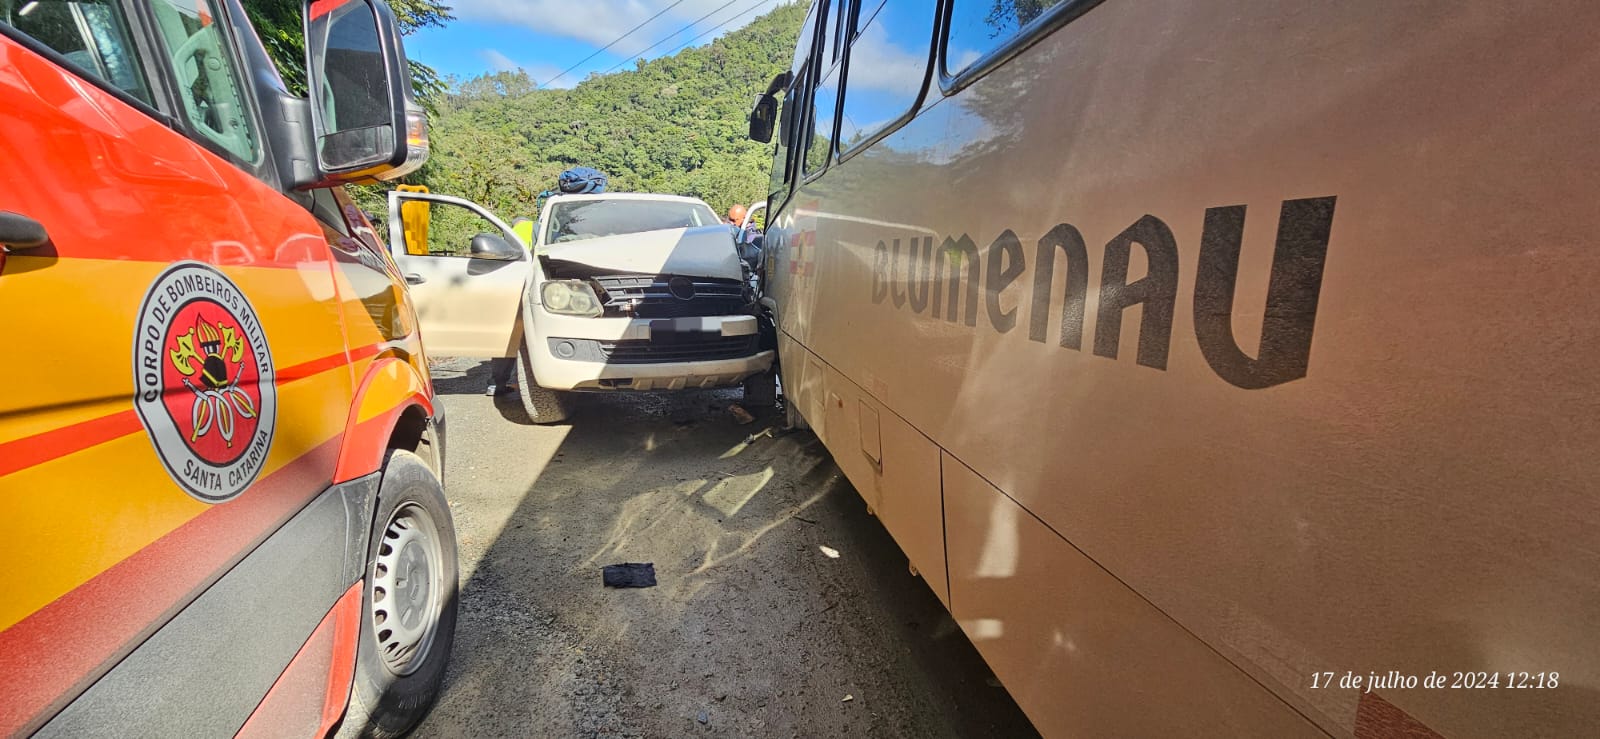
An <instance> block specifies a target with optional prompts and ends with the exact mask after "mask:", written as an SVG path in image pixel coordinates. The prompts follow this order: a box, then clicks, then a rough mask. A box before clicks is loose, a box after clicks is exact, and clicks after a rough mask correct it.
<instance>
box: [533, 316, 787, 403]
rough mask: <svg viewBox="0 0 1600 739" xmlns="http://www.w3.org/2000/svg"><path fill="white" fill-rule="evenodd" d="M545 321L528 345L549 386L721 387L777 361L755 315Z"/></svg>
mask: <svg viewBox="0 0 1600 739" xmlns="http://www.w3.org/2000/svg"><path fill="white" fill-rule="evenodd" d="M544 318H545V320H541V321H539V322H538V323H537V324H536V325H537V326H538V329H537V331H536V334H538V335H536V336H532V337H530V341H529V347H528V348H529V349H530V351H529V354H530V355H531V356H532V358H533V371H534V377H535V378H537V380H538V383H539V385H540V386H541V387H546V388H550V389H552V390H682V389H685V388H712V387H724V386H727V385H735V384H738V383H739V382H741V381H743V380H744V379H745V378H746V377H749V376H750V375H754V374H758V373H761V372H766V371H767V370H768V369H770V368H771V367H772V362H773V359H774V352H772V351H770V350H768V351H762V350H761V349H760V338H759V335H758V334H759V327H758V323H757V319H756V317H755V316H745V315H737V316H706V317H690V318H655V319H647V318H568V317H560V316H546V317H544Z"/></svg>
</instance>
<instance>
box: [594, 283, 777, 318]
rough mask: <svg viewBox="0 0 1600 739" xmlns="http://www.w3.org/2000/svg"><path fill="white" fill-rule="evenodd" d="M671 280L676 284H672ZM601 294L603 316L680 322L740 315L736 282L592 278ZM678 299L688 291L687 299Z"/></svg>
mask: <svg viewBox="0 0 1600 739" xmlns="http://www.w3.org/2000/svg"><path fill="white" fill-rule="evenodd" d="M674 279H676V280H677V284H676V285H675V284H674V282H673V281H674ZM594 281H595V282H596V283H597V284H599V285H600V288H601V289H602V290H604V291H605V294H604V295H602V296H600V300H601V302H602V304H603V305H604V306H605V314H606V315H607V316H612V317H619V316H628V317H633V318H680V317H690V316H726V315H733V314H738V313H742V312H744V308H745V303H746V302H747V301H746V300H745V295H744V284H743V283H741V282H739V281H738V280H714V279H709V278H703V277H702V278H694V279H689V278H683V277H678V278H674V277H673V276H672V275H653V276H652V275H620V276H619V275H611V276H606V277H596V278H594ZM674 287H676V288H678V292H679V294H680V295H681V294H682V293H683V292H685V287H687V288H690V289H692V292H693V296H692V297H689V298H683V297H678V296H675V295H674Z"/></svg>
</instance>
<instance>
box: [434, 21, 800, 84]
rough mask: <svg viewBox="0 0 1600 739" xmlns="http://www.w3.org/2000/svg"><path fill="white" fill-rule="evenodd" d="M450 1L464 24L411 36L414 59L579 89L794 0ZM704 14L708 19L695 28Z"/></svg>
mask: <svg viewBox="0 0 1600 739" xmlns="http://www.w3.org/2000/svg"><path fill="white" fill-rule="evenodd" d="M446 1H447V3H448V4H449V5H450V6H451V7H452V12H453V13H454V15H455V17H456V19H455V20H454V21H451V22H450V23H449V24H447V25H446V26H445V27H444V28H428V29H422V30H420V31H417V32H416V33H415V34H413V35H411V36H408V37H407V38H406V55H407V56H409V57H411V58H412V59H415V60H417V61H419V62H422V63H424V64H427V65H429V66H431V67H433V68H434V69H436V70H438V71H439V73H440V74H442V75H456V76H459V77H461V78H462V79H468V78H471V77H474V76H476V75H479V74H483V73H485V72H496V71H501V70H512V69H517V68H519V67H520V68H522V69H524V70H527V72H528V75H529V76H531V77H532V78H533V79H534V81H536V82H538V83H539V84H541V85H551V86H554V87H571V86H573V85H575V84H577V83H578V82H580V81H582V80H583V78H584V77H585V76H587V75H588V74H589V73H591V72H604V71H606V70H607V69H610V68H611V67H613V66H616V65H617V64H619V63H621V64H623V65H625V66H624V67H623V68H624V69H626V68H627V65H629V64H631V60H632V59H634V58H637V56H638V55H639V54H640V53H641V52H643V56H644V57H645V58H655V57H657V56H661V55H663V54H666V53H669V52H672V51H674V50H675V49H677V48H678V47H679V46H680V45H682V44H685V43H687V42H689V41H690V40H691V39H693V38H694V37H696V36H699V35H700V34H702V33H704V32H707V31H711V30H712V29H713V28H715V27H716V26H718V25H719V24H722V23H723V22H724V21H727V25H724V26H722V27H721V28H719V29H717V30H715V31H714V32H711V33H709V34H707V35H706V36H704V37H703V38H701V39H699V40H697V41H694V45H696V46H698V45H701V44H706V43H710V42H711V40H712V39H714V38H716V37H718V36H721V35H722V34H724V33H727V32H729V31H732V30H734V29H736V28H741V27H743V26H744V25H745V24H747V23H749V22H750V21H751V20H754V19H755V18H757V17H759V16H761V15H763V14H765V13H767V12H769V11H771V10H772V9H773V8H776V7H778V5H780V4H781V3H783V2H793V1H794V0H733V1H732V2H731V3H730V2H729V0H446ZM724 6H726V7H724ZM662 11H665V12H662ZM657 13H662V15H661V16H660V17H659V18H656V19H655V20H652V21H650V22H649V23H648V24H646V25H645V26H643V27H642V28H640V29H639V30H638V31H635V32H634V33H633V35H631V36H628V37H627V38H625V39H623V40H622V41H619V42H617V44H616V45H615V46H612V47H611V48H610V49H608V50H607V51H605V52H603V53H601V54H599V55H597V56H595V58H593V59H591V60H589V61H588V62H585V63H584V64H583V65H582V66H581V67H579V68H578V69H575V70H573V71H572V72H570V73H568V74H567V75H565V76H563V77H560V78H559V79H555V80H554V81H553V82H552V79H551V78H553V77H555V76H556V75H557V74H558V73H559V72H561V71H562V70H564V69H566V68H568V67H571V66H572V65H574V64H576V63H578V61H579V60H581V59H583V58H584V57H586V56H589V54H591V53H593V52H594V51H595V50H597V49H599V48H601V47H603V46H605V45H606V44H608V43H610V42H612V41H613V40H615V39H617V38H618V37H620V36H622V35H623V34H624V33H627V32H628V30H629V29H631V28H633V27H634V26H637V25H639V24H640V23H642V22H644V21H645V20H646V19H648V18H650V17H651V16H653V15H655V14H657ZM708 13H709V14H710V15H709V16H707V14H708ZM701 17H705V19H704V20H701V21H699V22H698V23H694V22H695V21H696V20H697V19H699V18H701ZM691 23H694V25H692V26H691V25H690V24H691ZM686 27H687V28H686ZM658 42H659V43H658ZM652 45H654V46H653V48H650V47H652Z"/></svg>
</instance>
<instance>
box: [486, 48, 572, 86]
mask: <svg viewBox="0 0 1600 739" xmlns="http://www.w3.org/2000/svg"><path fill="white" fill-rule="evenodd" d="M478 58H480V59H482V60H483V61H485V62H487V63H488V64H489V71H491V72H515V71H517V70H519V69H520V70H522V71H524V72H527V73H528V76H529V77H532V78H533V81H534V82H536V83H539V84H540V85H541V86H545V87H558V88H569V87H572V86H573V85H575V84H577V80H574V79H569V78H568V77H571V75H568V77H562V78H561V79H558V80H555V82H554V83H553V84H552V83H550V80H551V79H552V78H554V77H555V76H556V75H557V74H560V73H561V68H560V67H557V66H555V65H554V64H545V63H542V62H534V63H532V64H524V63H522V62H519V61H517V60H515V59H512V58H511V57H509V56H506V55H505V54H503V53H501V51H500V50H499V49H479V50H478Z"/></svg>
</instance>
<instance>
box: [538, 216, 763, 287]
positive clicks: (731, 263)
mask: <svg viewBox="0 0 1600 739" xmlns="http://www.w3.org/2000/svg"><path fill="white" fill-rule="evenodd" d="M539 256H540V257H542V258H544V259H546V260H549V261H552V262H565V263H568V264H573V265H583V266H586V267H590V268H593V269H595V270H601V271H607V272H627V273H631V274H644V275H683V276H685V277H711V278H720V279H728V280H738V279H743V277H744V272H743V271H742V270H741V268H740V265H739V254H738V252H737V251H736V250H735V248H734V244H733V233H732V232H731V231H730V230H729V228H728V227H727V226H725V225H713V226H697V227H694V228H669V229H663V230H660V231H644V232H642V233H633V234H621V235H618V236H603V237H600V238H595V239H584V240H582V241H568V242H566V243H562V244H551V245H549V246H546V247H544V248H543V249H542V250H541V251H540V252H539Z"/></svg>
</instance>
